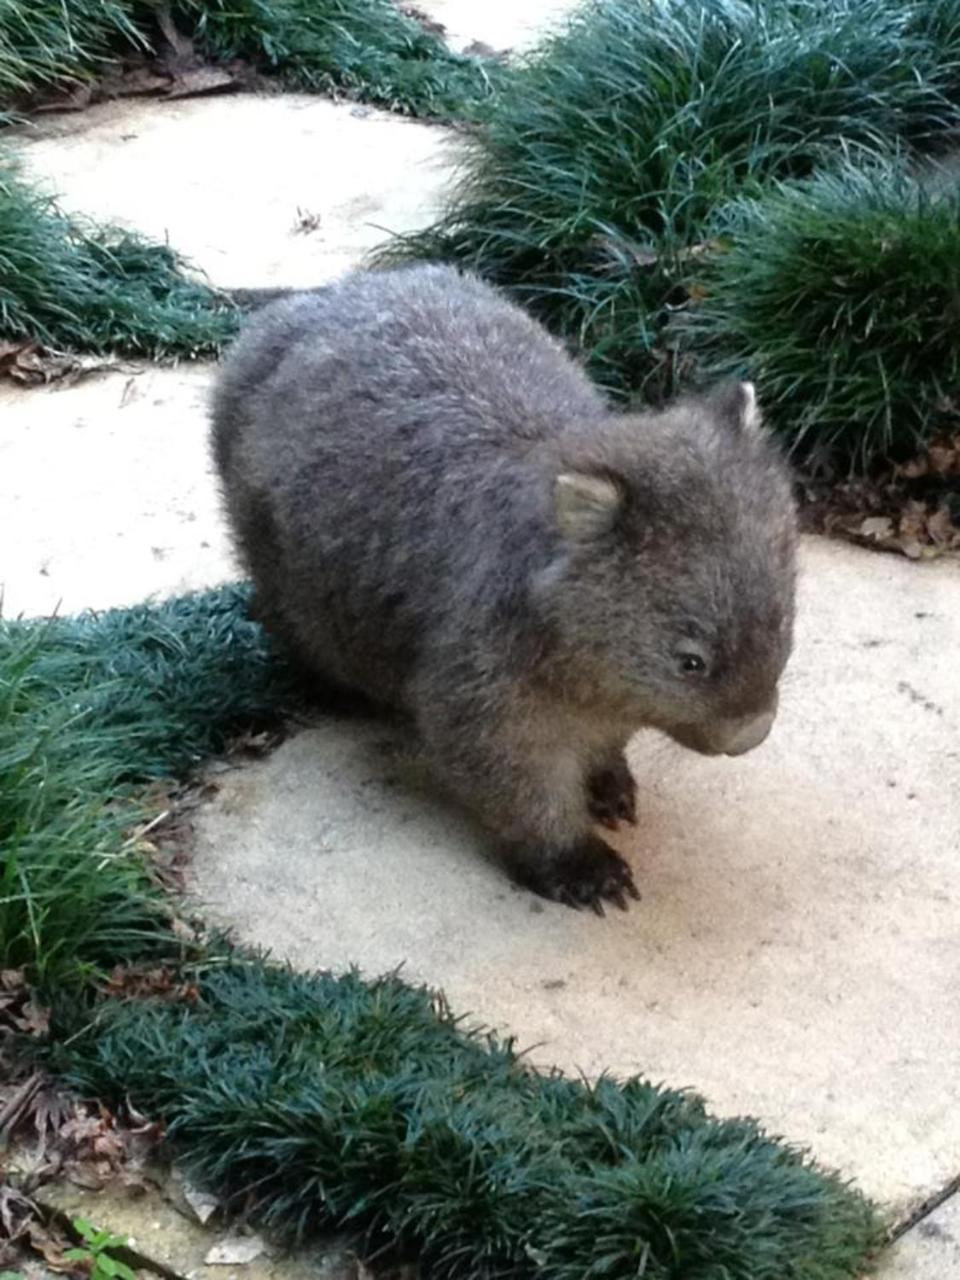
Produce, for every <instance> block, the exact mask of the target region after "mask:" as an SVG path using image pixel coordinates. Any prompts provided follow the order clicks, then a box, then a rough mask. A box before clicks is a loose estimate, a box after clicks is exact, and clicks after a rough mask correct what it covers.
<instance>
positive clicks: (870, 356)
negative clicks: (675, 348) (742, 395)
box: [677, 164, 960, 466]
mask: <svg viewBox="0 0 960 1280" xmlns="http://www.w3.org/2000/svg"><path fill="white" fill-rule="evenodd" d="M716 231H717V238H718V241H719V246H720V247H719V250H718V251H717V252H716V253H715V254H713V255H711V256H710V258H709V259H708V260H706V262H705V264H704V265H703V266H702V268H701V270H700V271H699V272H698V273H697V274H696V275H695V278H694V289H695V291H696V292H697V294H698V295H699V296H700V297H701V301H700V302H699V303H698V304H697V305H696V306H695V307H693V308H692V309H691V310H690V312H689V313H687V314H686V316H685V317H684V323H683V326H682V328H681V326H680V325H678V326H677V329H678V331H679V332H680V333H681V334H682V338H681V341H687V342H688V343H690V344H691V345H692V346H693V348H694V349H696V350H697V351H698V353H699V354H700V356H701V359H702V360H703V361H704V363H705V364H706V365H707V367H708V368H709V369H710V371H711V372H712V373H714V374H718V375H719V374H729V373H733V374H737V375H741V376H747V377H750V378H752V379H755V380H756V382H757V383H758V385H759V387H760V388H761V391H762V396H763V402H764V407H765V410H766V413H767V416H768V418H769V420H770V421H771V424H772V425H774V426H776V427H778V428H779V429H780V431H782V432H783V434H784V436H785V437H787V438H788V439H789V441H790V442H791V444H792V445H793V447H794V449H795V450H796V451H797V452H798V453H800V454H801V455H803V454H804V453H809V452H810V451H811V450H813V451H815V452H820V451H822V452H825V453H826V454H828V455H829V456H832V457H833V458H834V459H836V460H838V461H845V462H848V463H854V464H857V465H861V466H862V465H865V464H866V463H867V462H868V461H869V460H870V459H871V458H881V457H890V456H894V457H895V456H897V455H898V454H899V456H901V457H903V456H905V455H909V454H911V453H915V452H916V450H917V447H918V446H919V444H920V442H921V441H922V440H923V438H924V437H925V436H927V437H928V436H929V435H931V434H933V433H935V432H936V431H937V430H941V429H945V428H950V429H952V430H955V429H956V426H957V422H958V415H960V399H958V398H957V392H958V387H960V342H958V340H957V325H958V323H960V189H958V188H957V186H956V184H955V182H951V183H949V184H948V185H946V186H944V187H942V188H941V189H939V190H938V189H937V187H936V186H935V185H931V184H929V183H921V182H918V181H917V180H915V179H912V178H909V177H907V176H906V175H905V174H904V173H903V172H902V171H898V170H896V169H894V168H892V167H891V166H889V165H886V164H874V165H872V166H869V167H867V168H863V169H855V168H853V167H852V166H846V167H844V168H841V169H839V170H837V171H836V172H833V173H823V174H820V175H819V176H817V177H816V178H814V179H812V180H811V181H809V182H805V183H801V184H796V185H781V186H778V187H777V188H776V189H775V190H773V191H770V192H767V193H766V194H765V195H764V196H763V198H762V199H760V200H741V201H738V202H736V203H735V204H734V205H733V206H732V207H731V208H729V209H727V210H726V211H724V212H723V213H722V215H721V216H720V217H719V218H718V220H717V223H716Z"/></svg>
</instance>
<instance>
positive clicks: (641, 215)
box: [385, 0, 960, 397]
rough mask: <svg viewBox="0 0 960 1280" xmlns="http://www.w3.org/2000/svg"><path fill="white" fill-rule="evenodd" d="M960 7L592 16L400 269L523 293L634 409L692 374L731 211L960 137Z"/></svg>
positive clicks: (501, 118) (763, 5)
mask: <svg viewBox="0 0 960 1280" xmlns="http://www.w3.org/2000/svg"><path fill="white" fill-rule="evenodd" d="M958 14H960V5H957V4H956V3H955V0H918V2H917V3H913V4H911V3H906V2H904V3H894V4H891V3H890V2H889V0H697V3H690V2H689V0H651V2H650V3H644V4H634V3H622V2H616V0H592V2H588V3H586V4H585V5H584V6H583V8H582V9H581V10H580V11H578V13H577V15H576V17H575V18H574V20H573V22H572V23H571V25H570V26H569V29H568V30H566V31H564V32H561V33H560V34H559V35H557V36H556V37H555V38H553V39H552V40H550V41H548V42H546V44H545V45H544V46H543V47H542V48H541V49H540V51H539V52H538V53H537V55H536V56H535V57H534V58H533V59H532V60H531V61H530V62H529V64H528V65H527V66H525V67H523V68H521V69H519V70H518V71H517V72H516V73H515V74H514V75H513V76H512V77H511V78H510V80H509V81H508V82H506V83H505V84H504V85H503V86H502V88H501V90H500V93H499V95H498V98H497V101H496V106H495V109H494V110H493V111H492V113H491V116H490V119H489V122H488V124H487V126H486V128H485V130H484V132H483V133H482V134H481V135H479V136H478V138H477V139H476V141H475V143H474V145H473V150H472V153H471V155H470V156H469V158H468V160H467V162H466V164H465V168H464V172H463V177H462V181H461V184H460V187H459V190H458V191H457V193H456V196H455V198H454V200H453V201H452V203H451V207H450V210H449V212H448V213H447V215H446V216H445V217H444V218H443V219H442V220H441V221H440V222H439V223H437V224H436V225H435V226H433V227H432V228H429V229H428V230H427V231H425V232H423V233H421V234H419V235H414V236H412V237H408V238H406V239H404V240H400V241H398V242H395V243H394V244H392V245H390V246H387V249H386V251H385V256H386V258H389V259H397V258H410V257H413V258H417V257H428V258H444V259H448V260H455V261H458V262H460V263H462V264H464V265H466V266H468V267H470V268H472V269H474V270H477V271H479V272H480V273H481V274H482V275H484V276H485V277H487V278H488V279H490V280H492V281H494V282H496V283H499V284H501V285H504V286H507V287H508V288H510V289H511V290H513V291H514V292H515V294H516V295H517V296H518V297H519V298H520V299H521V300H522V301H524V302H525V303H526V304H527V305H529V306H530V307H532V309H533V310H534V311H535V312H536V313H537V314H539V315H540V316H541V317H542V318H544V319H545V320H546V321H547V322H548V323H549V324H550V325H551V326H552V327H553V328H555V329H556V330H557V331H558V332H560V333H561V334H563V335H564V336H566V337H568V338H570V339H571V340H572V341H573V343H574V344H575V345H576V346H577V347H578V348H580V349H581V350H582V351H583V352H584V353H585V355H586V357H587V359H588V362H589V365H590V368H591V370H592V371H593V372H594V373H595V375H596V376H597V377H598V378H599V379H600V380H601V381H602V382H604V383H606V384H608V385H609V386H611V387H612V388H614V389H615V390H617V391H619V392H623V393H626V392H635V391H637V390H645V391H647V392H648V393H649V394H650V395H652V396H654V397H657V396H659V395H662V394H663V393H665V392H668V391H671V390H674V389H675V385H676V381H677V368H676V364H675V360H674V358H673V354H672V352H671V349H670V347H669V345H668V344H666V343H664V341H663V328H664V324H665V322H666V320H667V319H668V318H669V315H670V314H671V308H672V307H674V306H676V305H677V304H679V303H682V302H683V300H684V294H683V290H682V287H681V285H682V281H683V279H684V278H685V275H686V270H685V268H686V264H687V263H688V261H689V259H690V255H691V254H694V255H696V254H699V253H700V252H702V249H703V241H704V240H705V239H706V237H707V234H708V232H707V227H708V225H709V222H710V220H711V218H712V216H713V214H714V212H715V210H716V209H717V207H718V206H719V205H721V204H723V203H724V202H726V201H727V200H728V199H730V198H732V197H734V196H735V195H738V194H742V193H757V192H758V191H760V190H761V189H762V187H763V185H764V184H766V183H768V182H770V181H771V180H783V179H797V178H803V177H806V176H809V175H810V174H811V173H812V172H813V171H814V169H815V168H817V167H818V166H820V165H821V164H822V163H823V162H824V161H825V160H826V159H829V157H830V156H831V155H832V154H833V153H834V152H835V151H836V150H837V149H838V148H840V147H841V145H842V146H844V147H856V148H871V149H877V148H889V147H891V146H901V147H908V148H919V149H924V148H927V147H932V146H934V145H939V143H940V141H941V140H942V139H943V138H944V137H946V136H948V134H949V131H950V130H951V129H952V128H954V127H955V125H956V123H957V118H958V117H957V106H956V102H955V99H956V93H955V90H956V84H957V71H958V66H960V56H958V55H960V42H958V32H960V22H958V20H957V19H958Z"/></svg>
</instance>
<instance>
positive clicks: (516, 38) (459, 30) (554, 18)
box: [417, 0, 577, 53]
mask: <svg viewBox="0 0 960 1280" xmlns="http://www.w3.org/2000/svg"><path fill="white" fill-rule="evenodd" d="M417 7H418V8H419V9H421V10H422V11H423V12H424V13H427V14H429V15H430V17H431V18H435V19H436V20H437V22H442V23H443V25H444V26H445V27H446V40H447V43H448V44H449V45H450V46H451V48H454V49H465V48H467V47H469V46H470V45H471V44H473V43H474V42H476V41H479V42H481V43H482V44H485V45H488V46H489V47H490V48H491V49H495V50H508V49H509V50H513V51H514V52H517V53H521V52H527V51H529V50H530V49H531V48H532V47H533V46H534V45H536V44H537V42H538V41H539V40H540V39H542V37H543V36H544V35H545V34H546V33H548V32H549V31H551V30H553V29H554V28H556V27H558V26H560V25H562V23H563V20H564V18H565V17H566V16H567V15H568V14H569V13H570V12H571V10H573V9H574V8H576V7H577V6H576V0H521V2H520V3H517V2H516V0H485V3H484V4H477V2H476V0H422V3H420V4H418V5H417Z"/></svg>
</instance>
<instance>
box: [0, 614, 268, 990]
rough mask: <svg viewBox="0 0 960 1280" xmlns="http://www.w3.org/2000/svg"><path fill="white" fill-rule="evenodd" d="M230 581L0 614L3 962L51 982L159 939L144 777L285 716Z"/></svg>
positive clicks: (169, 772)
mask: <svg viewBox="0 0 960 1280" xmlns="http://www.w3.org/2000/svg"><path fill="white" fill-rule="evenodd" d="M243 604H244V596H243V593H241V592H239V591H237V590H235V589H231V590H223V591H219V592H212V593H208V594H205V595H199V596H195V597H185V598H183V599H180V600H174V601H171V602H169V603H167V604H162V605H157V606H143V607H141V608H137V609H129V610H112V611H109V612H106V613H103V614H99V615H96V614H88V615H82V616H80V617H78V618H72V619H56V618H55V619H45V620H40V621H27V622H24V621H14V620H7V621H0V851H2V853H0V968H16V967H20V966H24V967H25V968H26V969H27V970H28V973H29V975H30V977H31V980H32V981H34V982H36V983H37V984H38V985H39V986H40V987H41V988H42V989H43V990H44V992H45V993H46V994H47V995H49V994H50V993H51V992H52V991H54V990H57V989H62V988H64V987H68V988H71V989H72V988H76V987H78V986H80V985H82V984H83V982H84V981H85V980H86V978H87V977H88V976H89V974H90V972H91V971H93V970H96V969H102V968H103V967H104V966H107V965H110V964H115V963H118V962H120V961H121V960H131V959H134V958H138V957H143V956H144V955H148V954H155V953H156V952H158V951H169V950H170V949H171V942H172V939H171V937H170V935H169V934H167V933H166V932H165V930H164V928H163V925H164V921H165V920H166V918H167V915H168V912H167V910H166V908H165V905H164V901H163V899H162V898H161V896H160V894H159V892H157V891H156V890H154V889H153V888H152V887H151V885H150V883H149V879H148V877H147V875H146V872H145V869H144V866H143V864H142V862H141V861H140V859H139V858H138V856H137V852H136V848H135V841H134V840H133V839H132V838H131V836H130V834H129V833H130V829H131V827H133V826H134V824H135V823H136V822H137V821H138V820H139V819H140V817H141V816H142V809H141V807H140V805H139V803H138V800H137V794H138V793H137V784H142V783H144V782H147V781H149V780H151V779H156V778H164V777H170V776H173V775H176V774H180V773H183V772H185V771H186V770H188V769H189V768H190V767H191V766H192V765H194V764H196V763H197V762H198V761H199V760H200V759H202V758H203V757H204V756H205V755H207V754H208V753H209V752H210V751H212V750H215V749H216V748H217V747H218V746H220V745H222V743H223V742H224V739H225V736H226V735H227V734H228V733H230V732H231V731H232V730H233V729H234V728H240V727H243V726H246V725H248V724H251V723H255V722H258V721H261V720H263V719H264V718H265V717H267V716H268V715H275V714H277V713H278V711H279V709H280V707H281V706H282V705H283V701H284V698H285V697H287V694H288V689H289V688H290V687H292V686H290V685H289V684H288V677H287V675H286V673H285V671H284V669H283V668H282V667H281V666H279V665H277V664H276V663H274V662H271V661H270V660H269V658H268V654H267V650H266V648H265V645H264V642H263V638H262V633H261V631H260V629H259V628H258V627H256V626H255V625H254V624H253V623H251V622H248V621H246V619H245V618H244V616H243Z"/></svg>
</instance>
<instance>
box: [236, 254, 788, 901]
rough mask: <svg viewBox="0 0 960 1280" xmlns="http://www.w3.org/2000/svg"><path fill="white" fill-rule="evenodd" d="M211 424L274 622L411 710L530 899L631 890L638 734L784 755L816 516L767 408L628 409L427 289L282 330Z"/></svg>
mask: <svg viewBox="0 0 960 1280" xmlns="http://www.w3.org/2000/svg"><path fill="white" fill-rule="evenodd" d="M213 423H214V433H213V438H214V450H215V456H216V462H217V466H218V469H219V472H220V475H221V477H222V480H223V487H224V492H225V497H226V503H227V509H228V513H229V518H230V521H231V523H232V526H233V529H234V532H235V535H236V538H237V542H238V545H239V549H240V552H241V555H242V557H243V559H244V560H245V562H246V565H247V567H248V568H249V571H250V573H251V575H252V577H253V580H254V583H255V587H256V593H257V599H258V603H259V610H260V614H261V616H262V617H264V618H265V619H267V620H268V621H270V622H272V623H273V625H274V627H275V628H276V629H277V630H278V631H279V632H280V633H281V634H282V635H283V636H284V637H285V638H286V640H287V641H288V642H289V643H290V644H291V646H292V647H293V648H294V650H295V651H296V652H297V653H298V655H299V656H300V657H301V658H302V659H303V660H304V661H305V662H306V663H307V665H308V666H310V667H312V668H313V669H314V670H315V671H318V672H320V673H322V674H323V675H324V676H325V677H327V678H329V679H331V680H333V681H334V682H337V683H339V684H341V685H346V686H348V687H353V688H356V689H359V690H361V691H362V692H364V693H366V694H367V695H369V696H372V697H373V698H374V699H376V700H378V701H381V702H386V703H389V704H393V705H395V706H397V707H400V708H402V709H404V710H406V711H407V712H409V713H411V714H412V716H413V718H414V720H415V722H416V725H417V727H418V729H419V732H420V734H421V735H422V738H423V741H424V744H425V746H426V748H427V752H428V755H429V757H430V759H431V762H432V766H433V768H434V769H435V771H436V773H437V775H438V776H439V777H440V778H441V779H442V780H443V781H444V782H445V783H446V784H447V786H448V787H449V788H450V789H452V791H453V792H454V793H455V794H457V795H458V796H459V797H461V798H462V800H463V801H465V802H466V803H467V804H468V805H469V806H470V807H471V808H472V809H473V810H474V811H475V812H476V813H477V814H478V815H479V816H480V817H481V818H482V819H483V820H484V821H485V822H486V823H487V824H488V825H489V827H491V828H492V829H493V831H494V832H495V833H496V834H497V835H498V836H499V837H500V840H501V844H502V847H503V851H504V855H505V857H506V859H507V862H508V865H509V867H510V869H511V870H512V872H513V874H514V876H515V877H516V878H517V879H518V880H519V881H520V882H521V883H523V884H525V885H527V886H529V887H531V888H533V889H535V890H536V891H537V892H539V893H541V894H543V895H545V896H547V897H550V898H555V899H559V900H561V901H563V902H567V903H569V904H571V905H575V906H577V905H582V904H590V905H593V906H595V907H597V908H598V909H600V910H602V906H601V900H602V899H612V900H613V901H615V902H617V903H618V904H619V905H621V906H625V905H626V901H625V896H624V895H625V894H631V895H633V896H637V893H636V889H635V887H634V884H633V880H632V878H631V875H630V871H629V869H628V867H627V865H626V863H625V862H624V861H623V859H622V858H620V857H619V855H618V854H616V853H615V852H614V851H613V850H612V849H611V848H610V847H609V846H608V845H607V844H606V843H605V842H604V841H602V840H601V839H599V838H598V837H597V836H596V835H595V834H594V833H593V832H592V830H591V827H592V823H593V821H595V820H598V821H600V822H602V823H605V824H606V825H608V826H613V827H615V826H616V825H617V823H618V821H620V820H626V821H630V822H633V821H634V820H635V785H634V782H633V779H632V778H631V776H630V773H629V771H628V769H627V765H626V762H625V759H624V754H623V751H624V745H625V744H626V742H627V740H628V738H629V737H630V736H631V734H633V732H634V731H635V730H636V729H638V728H640V727H641V726H644V725H648V726H654V727H656V728H658V729H661V730H664V731H665V732H666V733H668V734H670V735H671V736H672V737H673V738H675V739H676V740H677V741H679V742H681V743H683V744H684V745H685V746H688V747H692V748H694V749H695V750H697V751H701V752H707V753H727V754H731V755H733V754H737V753H740V752H743V751H747V750H749V749H750V748H751V747H754V746H756V745H757V744H758V743H760V742H761V741H762V740H763V739H764V738H765V737H766V735H767V733H768V731H769V729H770V726H771V724H772V722H773V718H774V715H775V711H776V705H777V682H778V679H779V676H780V674H781V671H782V669H783V667H784V664H785V662H786V660H787V656H788V654H789V651H790V647H791V636H792V623H793V606H794V554H795V514H794V506H793V501H792V498H791V492H790V484H789V480H788V476H787V471H786V468H785V466H784V464H783V463H782V461H781V460H780V458H779V456H778V454H777V452H776V450H775V449H774V447H773V445H772V444H771V442H770V440H769V439H768V437H767V435H766V433H765V432H764V431H763V430H762V428H761V427H760V425H759V423H758V421H757V413H756V409H755V404H754V397H753V391H752V388H751V387H750V386H749V385H747V384H732V385H729V386H726V387H723V388H721V389H719V390H718V391H715V392H714V393H713V394H712V395H711V396H707V397H704V398H700V399H689V400H687V401H681V402H679V403H677V404H675V405H674V406H673V407H671V408H669V409H667V410H665V411H663V412H660V413H644V414H639V415H622V414H615V413H613V412H611V411H610V409H609V408H608V407H607V405H606V404H605V402H604V400H603V399H602V398H601V396H600V394H599V393H598V391H597V390H595V389H594V387H593V386H592V385H591V384H590V383H589V381H588V380H587V378H586V376H585V375H584V374H583V373H582V372H581V371H580V369H579V368H578V367H577V366H576V365H575V364H574V363H573V362H572V361H571V360H570V359H569V357H568V356H567V355H565V354H564V352H563V351H562V349H561V347H560V346H559V345H558V344H557V343H555V342H554V341H553V340H552V339H551V338H550V337H548V335H547V334H546V333H545V332H544V331H543V329H542V328H541V327H540V326H539V325H538V324H536V323H535V322H534V321H533V320H532V319H531V318H530V317H528V316H527V315H526V314H525V313H524V312H522V311H520V310H519V309H518V308H516V307H515V306H513V305H512V304H510V303H509V302H508V301H506V300H505V299H504V298H503V297H501V296H500V295H499V294H498V293H497V292H495V291H494V290H493V289H491V288H489V287H488V286H486V285H484V284H482V283H480V282H479V281H478V280H475V279H472V278H470V277H467V276H462V275H460V274H458V273H457V272H456V271H454V270H453V269H451V268H447V267H439V266H421V267H412V268H404V269H400V270H396V271H390V272H376V273H364V272H359V273H357V274H354V275H352V276H348V277H347V278H346V279H344V280H343V281H341V282H340V283H339V284H337V285H334V286H332V287H330V288H327V289H324V290H321V291H318V292H316V293H313V294H309V293H308V294H299V295H296V296H293V297H291V298H289V299H288V300H286V301H281V302H276V303H273V304H272V305H269V306H267V307H266V309H264V310H262V311H261V312H260V313H259V314H258V315H256V316H255V317H254V318H253V320H252V321H251V322H250V323H249V325H248V328H247V329H246V332H245V333H244V334H243V336H241V338H240V339H239V341H238V342H237V344H236V347H235V348H234V350H233V352H232V354H231V355H230V357H229V358H228V359H227V361H226V363H225V366H224V368H223V371H222V375H221V377H220V380H219V385H218V387H217V391H216V394H215V399H214V408H213Z"/></svg>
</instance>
